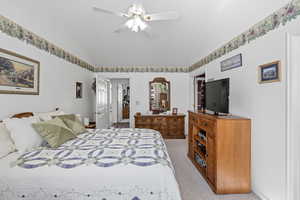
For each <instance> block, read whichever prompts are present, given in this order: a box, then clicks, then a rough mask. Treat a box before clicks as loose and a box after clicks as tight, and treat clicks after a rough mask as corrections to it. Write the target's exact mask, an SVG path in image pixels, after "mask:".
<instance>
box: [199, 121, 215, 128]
mask: <svg viewBox="0 0 300 200" xmlns="http://www.w3.org/2000/svg"><path fill="white" fill-rule="evenodd" d="M197 124H198V125H199V126H200V127H201V128H203V129H206V130H214V127H215V122H214V121H212V120H207V119H202V118H198V123H197Z"/></svg>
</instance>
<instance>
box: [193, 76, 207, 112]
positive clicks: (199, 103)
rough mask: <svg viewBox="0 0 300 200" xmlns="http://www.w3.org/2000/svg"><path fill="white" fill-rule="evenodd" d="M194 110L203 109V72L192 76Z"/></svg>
mask: <svg viewBox="0 0 300 200" xmlns="http://www.w3.org/2000/svg"><path fill="white" fill-rule="evenodd" d="M194 97H195V98H194V110H195V111H204V109H205V73H204V74H200V75H198V76H195V77H194Z"/></svg>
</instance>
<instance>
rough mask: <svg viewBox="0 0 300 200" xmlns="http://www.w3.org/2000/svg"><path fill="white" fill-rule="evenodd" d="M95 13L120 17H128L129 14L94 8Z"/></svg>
mask: <svg viewBox="0 0 300 200" xmlns="http://www.w3.org/2000/svg"><path fill="white" fill-rule="evenodd" d="M93 9H94V11H97V12H102V13H106V14H111V15H116V16H119V17H128V14H126V13H122V12H117V11H112V10H106V9H103V8H97V7H93Z"/></svg>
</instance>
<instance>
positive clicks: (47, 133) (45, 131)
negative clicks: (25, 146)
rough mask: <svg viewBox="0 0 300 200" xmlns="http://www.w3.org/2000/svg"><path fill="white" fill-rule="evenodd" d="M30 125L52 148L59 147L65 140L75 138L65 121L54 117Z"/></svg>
mask: <svg viewBox="0 0 300 200" xmlns="http://www.w3.org/2000/svg"><path fill="white" fill-rule="evenodd" d="M32 127H33V128H34V129H35V130H36V132H38V134H40V135H41V136H42V138H44V140H46V141H47V142H48V144H49V145H50V146H51V147H52V148H56V147H59V146H60V145H62V144H64V143H65V142H67V141H69V140H72V139H74V138H76V136H75V135H74V134H73V132H72V130H71V129H69V128H68V127H67V126H66V125H65V123H64V122H63V121H62V120H61V119H59V118H55V119H52V120H48V121H45V122H39V123H34V124H32Z"/></svg>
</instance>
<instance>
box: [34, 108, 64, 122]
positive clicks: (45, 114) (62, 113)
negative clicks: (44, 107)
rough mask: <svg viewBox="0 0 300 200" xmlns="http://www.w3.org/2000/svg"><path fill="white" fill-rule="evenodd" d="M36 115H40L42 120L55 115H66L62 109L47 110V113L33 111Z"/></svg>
mask: <svg viewBox="0 0 300 200" xmlns="http://www.w3.org/2000/svg"><path fill="white" fill-rule="evenodd" d="M33 115H34V116H37V117H39V118H40V119H41V120H42V121H48V120H51V119H52V117H53V116H58V115H65V113H64V112H63V111H61V110H56V111H51V112H45V113H33Z"/></svg>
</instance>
